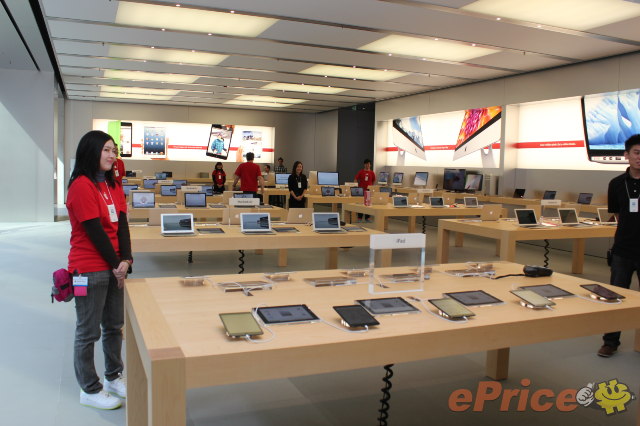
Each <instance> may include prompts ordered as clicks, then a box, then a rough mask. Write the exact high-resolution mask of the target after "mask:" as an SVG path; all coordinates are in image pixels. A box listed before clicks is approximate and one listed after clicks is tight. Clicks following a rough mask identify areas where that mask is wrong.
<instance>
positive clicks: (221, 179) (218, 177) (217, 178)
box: [211, 169, 227, 186]
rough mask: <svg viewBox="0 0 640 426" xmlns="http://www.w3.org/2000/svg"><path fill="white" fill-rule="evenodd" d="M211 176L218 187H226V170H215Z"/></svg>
mask: <svg viewBox="0 0 640 426" xmlns="http://www.w3.org/2000/svg"><path fill="white" fill-rule="evenodd" d="M211 176H212V177H213V183H215V184H216V185H218V186H222V185H224V183H225V181H226V180H227V174H226V173H225V172H224V170H218V169H215V170H214V171H213V172H211Z"/></svg>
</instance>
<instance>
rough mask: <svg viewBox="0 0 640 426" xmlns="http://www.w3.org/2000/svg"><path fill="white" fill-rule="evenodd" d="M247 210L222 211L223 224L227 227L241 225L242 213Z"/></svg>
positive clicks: (229, 209)
mask: <svg viewBox="0 0 640 426" xmlns="http://www.w3.org/2000/svg"><path fill="white" fill-rule="evenodd" d="M242 212H246V210H245V209H234V208H228V209H224V210H223V211H222V223H223V224H225V225H240V213H242Z"/></svg>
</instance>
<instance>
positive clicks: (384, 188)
mask: <svg viewBox="0 0 640 426" xmlns="http://www.w3.org/2000/svg"><path fill="white" fill-rule="evenodd" d="M378 192H388V193H389V194H391V187H390V186H382V187H380V189H378Z"/></svg>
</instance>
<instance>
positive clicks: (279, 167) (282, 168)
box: [273, 157, 287, 173]
mask: <svg viewBox="0 0 640 426" xmlns="http://www.w3.org/2000/svg"><path fill="white" fill-rule="evenodd" d="M273 171H274V172H275V173H287V168H286V167H285V166H284V160H283V159H282V157H279V158H278V164H276V166H275V167H274V168H273Z"/></svg>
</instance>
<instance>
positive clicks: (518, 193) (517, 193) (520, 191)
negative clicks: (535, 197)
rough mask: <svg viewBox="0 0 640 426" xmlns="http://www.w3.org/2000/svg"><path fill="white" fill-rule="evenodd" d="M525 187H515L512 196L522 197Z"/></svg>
mask: <svg viewBox="0 0 640 426" xmlns="http://www.w3.org/2000/svg"><path fill="white" fill-rule="evenodd" d="M524 192H525V188H516V190H515V191H513V198H523V197H524Z"/></svg>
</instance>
